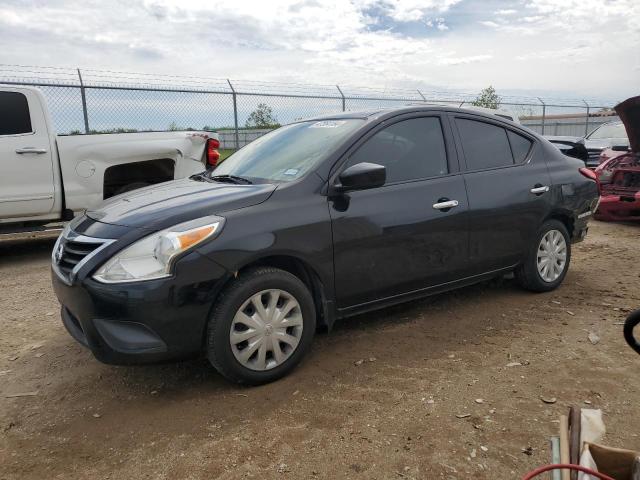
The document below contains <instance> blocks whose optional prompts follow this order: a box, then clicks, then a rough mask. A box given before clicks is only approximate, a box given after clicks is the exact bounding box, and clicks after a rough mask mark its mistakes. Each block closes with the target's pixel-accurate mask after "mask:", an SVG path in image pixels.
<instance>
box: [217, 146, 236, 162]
mask: <svg viewBox="0 0 640 480" xmlns="http://www.w3.org/2000/svg"><path fill="white" fill-rule="evenodd" d="M218 151H219V152H220V160H219V161H220V162H223V161H224V160H226V159H227V157H228V156H229V155H231V154H232V153H233V152H235V150H234V149H232V148H221V149H220V150H218Z"/></svg>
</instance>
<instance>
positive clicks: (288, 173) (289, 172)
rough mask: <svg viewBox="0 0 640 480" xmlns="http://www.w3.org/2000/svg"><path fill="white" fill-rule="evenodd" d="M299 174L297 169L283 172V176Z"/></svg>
mask: <svg viewBox="0 0 640 480" xmlns="http://www.w3.org/2000/svg"><path fill="white" fill-rule="evenodd" d="M298 172H299V170H298V169H297V168H290V169H289V170H285V171H284V174H285V175H292V176H293V175H297V174H298Z"/></svg>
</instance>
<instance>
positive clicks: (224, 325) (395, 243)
mask: <svg viewBox="0 0 640 480" xmlns="http://www.w3.org/2000/svg"><path fill="white" fill-rule="evenodd" d="M597 201H598V190H597V186H596V182H595V176H594V174H593V172H592V171H591V170H589V169H587V168H585V167H584V163H583V162H581V161H579V160H576V159H572V158H569V157H566V156H564V155H562V154H561V153H560V152H559V151H558V150H557V149H556V148H555V147H553V146H552V145H551V144H550V143H549V142H548V141H546V140H545V139H544V138H542V137H541V136H539V135H537V134H535V133H533V132H531V131H530V130H528V129H526V128H523V127H521V126H519V125H517V124H515V123H513V122H510V121H507V120H505V119H502V118H500V117H497V116H496V115H490V114H485V113H481V112H474V111H470V110H467V109H461V108H454V107H446V106H409V107H403V108H395V109H387V110H374V111H368V112H359V113H357V112H356V113H354V112H347V113H342V114H337V115H331V116H326V117H321V118H315V119H311V120H302V121H298V122H295V123H293V124H290V125H286V126H283V127H281V128H279V129H277V130H274V131H272V132H270V133H268V134H266V135H264V136H263V137H261V138H259V139H258V140H255V141H254V142H252V143H250V144H249V145H247V146H245V147H243V148H242V149H240V150H239V151H237V152H236V153H234V154H233V155H231V156H230V157H229V158H228V159H226V160H225V161H224V162H223V163H221V164H220V165H218V166H217V167H216V168H215V169H211V170H208V171H204V172H202V173H199V174H196V175H193V176H191V177H190V178H188V179H183V180H178V181H173V182H167V183H164V184H161V185H156V186H151V187H147V188H143V189H140V190H136V191H134V192H128V193H125V194H123V195H119V196H116V197H114V198H111V199H109V200H107V201H106V202H105V203H103V204H101V205H100V206H98V207H96V208H93V209H91V210H89V211H88V212H87V213H86V214H85V215H83V216H81V217H78V218H77V219H75V220H74V221H72V222H71V223H70V224H69V225H68V226H67V228H66V229H65V231H64V232H63V233H62V235H61V236H60V238H59V239H58V241H57V243H56V245H55V248H54V250H53V254H52V279H53V285H54V290H55V292H56V295H57V297H58V299H59V300H60V303H61V307H62V308H61V315H62V321H63V324H64V325H65V327H66V328H67V330H68V331H69V333H70V334H71V335H72V336H73V337H74V338H75V339H76V340H77V341H78V342H80V343H82V344H83V345H85V346H87V347H88V348H89V349H90V350H91V351H92V352H93V354H94V355H95V356H96V357H97V358H98V359H99V360H102V361H104V362H107V363H117V364H121V363H140V362H153V361H159V360H167V359H173V358H180V357H184V356H188V355H196V354H204V355H206V356H207V358H208V359H209V361H210V362H211V364H212V365H213V366H214V367H215V368H216V369H217V370H218V371H219V372H220V373H221V374H223V375H224V376H225V377H227V378H228V379H230V380H232V381H235V382H242V383H247V384H259V383H265V382H269V381H272V380H276V379H278V378H280V377H282V376H283V375H285V374H287V373H288V372H289V371H291V370H292V369H293V368H294V367H295V365H296V364H297V363H298V362H299V361H300V360H301V359H302V357H303V356H304V354H305V353H306V352H307V351H308V350H309V346H310V344H311V341H312V339H313V336H314V334H315V332H316V330H318V329H321V330H330V329H331V327H332V326H333V324H334V322H335V321H336V320H338V319H341V318H346V317H349V316H352V315H356V314H361V313H364V312H367V311H370V310H372V309H377V308H382V307H385V306H389V305H393V304H397V303H400V302H404V301H408V300H412V299H415V298H419V297H422V296H425V295H431V294H436V293H439V292H442V291H445V290H451V289H454V288H458V287H462V286H465V285H469V284H472V283H476V282H479V281H482V280H485V279H490V278H493V277H496V276H500V275H504V274H507V273H511V272H515V276H516V279H517V281H518V282H519V284H520V285H522V286H523V287H524V288H526V289H529V290H531V291H535V292H543V291H550V290H553V289H554V288H557V287H558V286H559V285H560V284H561V283H562V281H563V280H564V278H565V275H566V273H567V270H568V268H569V264H570V259H571V245H572V243H574V242H577V241H580V240H582V239H583V238H584V237H585V235H586V234H587V230H588V221H589V218H590V216H591V215H592V213H593V211H594V209H595V207H596V205H597Z"/></svg>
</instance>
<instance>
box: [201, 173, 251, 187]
mask: <svg viewBox="0 0 640 480" xmlns="http://www.w3.org/2000/svg"><path fill="white" fill-rule="evenodd" d="M209 178H211V179H213V180H215V181H216V182H227V183H237V184H244V185H251V184H253V182H252V181H251V180H249V179H248V178H244V177H239V176H237V175H213V176H211V177H209Z"/></svg>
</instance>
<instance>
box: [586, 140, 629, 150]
mask: <svg viewBox="0 0 640 480" xmlns="http://www.w3.org/2000/svg"><path fill="white" fill-rule="evenodd" d="M628 144H629V140H627V139H626V138H596V139H594V140H590V139H588V138H586V139H585V140H584V146H585V147H587V148H588V149H593V150H604V149H605V148H611V147H615V146H619V145H628Z"/></svg>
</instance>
